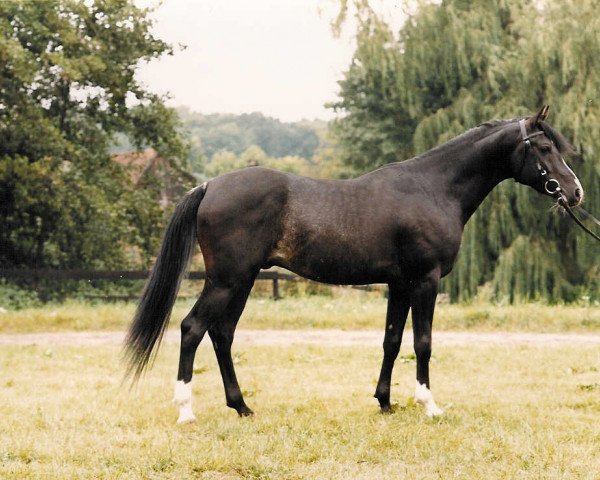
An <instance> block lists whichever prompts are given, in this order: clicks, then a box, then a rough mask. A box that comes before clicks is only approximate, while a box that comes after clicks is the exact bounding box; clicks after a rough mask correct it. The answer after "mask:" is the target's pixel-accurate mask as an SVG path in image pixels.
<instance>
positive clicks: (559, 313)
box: [0, 290, 600, 333]
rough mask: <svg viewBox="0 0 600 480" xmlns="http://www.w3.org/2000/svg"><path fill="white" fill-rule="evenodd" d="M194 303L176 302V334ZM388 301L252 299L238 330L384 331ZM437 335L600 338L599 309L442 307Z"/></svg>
mask: <svg viewBox="0 0 600 480" xmlns="http://www.w3.org/2000/svg"><path fill="white" fill-rule="evenodd" d="M192 304H193V302H192V301H186V302H178V303H177V304H176V306H175V309H174V312H173V315H172V322H171V327H172V328H178V326H179V323H180V321H181V319H182V318H183V317H184V316H185V315H186V313H187V312H188V311H189V309H190V308H191V306H192ZM134 310H135V304H134V303H117V304H99V305H90V304H84V303H65V304H62V305H54V306H52V305H49V306H46V307H43V308H32V309H25V310H19V311H6V312H4V313H0V333H15V332H59V331H73V330H75V331H90V330H124V329H125V328H127V326H128V325H129V323H130V322H131V319H132V317H133V312H134ZM385 310H386V299H385V298H383V296H382V295H381V294H380V293H373V292H357V291H352V290H342V291H341V293H339V294H338V295H336V296H333V297H327V296H313V297H299V298H298V297H288V298H284V299H282V300H278V301H273V300H269V299H265V298H250V300H249V301H248V305H247V307H246V310H245V311H244V313H243V315H242V318H241V320H240V324H239V325H240V328H253V329H260V328H275V329H304V328H341V329H348V330H354V329H377V330H379V329H382V328H383V325H384V324H385ZM434 329H435V330H452V331H464V330H473V331H496V330H503V331H526V332H548V333H555V332H580V333H581V332H596V333H597V332H600V307H598V306H564V305H545V304H537V303H531V304H524V305H504V306H502V305H494V304H490V303H476V304H473V305H438V306H437V308H436V315H435V320H434Z"/></svg>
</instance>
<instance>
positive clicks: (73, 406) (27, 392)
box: [0, 345, 600, 479]
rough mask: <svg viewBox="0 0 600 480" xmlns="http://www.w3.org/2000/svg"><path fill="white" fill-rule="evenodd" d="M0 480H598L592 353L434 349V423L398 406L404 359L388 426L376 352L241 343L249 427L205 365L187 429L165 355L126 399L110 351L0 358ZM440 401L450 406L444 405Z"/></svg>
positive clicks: (598, 381)
mask: <svg viewBox="0 0 600 480" xmlns="http://www.w3.org/2000/svg"><path fill="white" fill-rule="evenodd" d="M2 350H3V351H2V355H1V356H0V365H1V370H2V377H1V380H0V381H1V385H0V387H1V388H0V418H1V419H2V429H1V430H0V478H3V479H4V478H8V479H13V478H14V479H24V478H35V479H37V478H57V479H70V478H110V479H113V478H120V479H129V478H131V479H139V478H149V479H153V478H156V479H158V478H160V479H162V478H173V479H175V478H177V479H179V478H207V479H222V478H225V479H238V478H269V479H271V478H272V479H304V478H306V479H313V478H324V479H329V478H332V479H333V478H336V479H349V478H352V479H360V478H369V479H370V478H374V479H380V478H420V479H421V478H422V479H429V478H441V479H451V478H474V479H481V478H486V479H495V478H505V479H515V478H519V479H534V478H535V479H540V478H555V479H565V478H569V479H571V478H576V479H580V478H581V479H597V478H599V472H600V449H599V448H598V446H599V445H600V422H599V419H600V378H599V375H600V374H599V373H598V371H599V370H600V352H599V351H598V349H597V347H596V348H581V347H578V348H572V347H569V348H564V347H560V348H558V347H555V348H551V347H545V348H532V347H524V346H512V347H502V346H495V347H490V346H486V347H476V348H465V347H460V346H454V347H443V348H437V349H436V350H435V352H434V358H433V361H432V382H433V388H434V393H435V395H436V399H437V400H438V403H439V404H440V405H441V406H443V407H446V408H447V410H446V413H445V415H444V416H443V417H441V418H439V419H434V420H430V419H428V418H427V417H426V416H425V415H424V414H423V412H422V411H421V410H420V408H418V407H417V406H415V405H414V404H412V402H411V401H410V400H409V399H410V397H411V395H412V393H413V387H414V362H413V360H412V359H411V358H412V357H411V356H410V355H409V353H410V350H406V351H403V352H401V355H403V358H402V359H400V360H399V361H398V363H397V368H396V371H395V374H394V385H393V389H394V390H393V392H392V399H393V400H394V399H395V401H396V402H397V403H398V407H397V410H396V412H395V413H394V414H392V415H382V414H380V413H378V409H377V406H376V401H375V399H373V398H372V396H371V395H372V394H373V391H374V388H375V382H376V378H377V374H378V368H379V365H380V360H381V358H380V349H379V348H368V347H359V348H324V347H317V346H294V347H287V348H286V347H262V348H258V347H248V348H246V349H244V350H243V351H239V350H238V351H237V352H236V358H237V359H238V364H237V369H238V377H239V378H240V383H241V385H242V388H243V389H244V391H245V395H246V397H247V401H248V404H249V405H250V406H251V407H252V408H254V410H255V412H256V415H255V416H254V417H253V418H243V419H240V418H238V417H237V415H236V414H235V412H234V411H233V410H230V409H228V408H227V407H226V406H225V404H224V403H225V402H224V395H223V390H222V385H221V379H220V376H219V374H218V368H217V366H216V361H215V360H214V355H213V353H212V351H211V349H210V348H209V347H208V345H203V346H202V347H201V349H200V351H199V354H198V357H197V362H196V372H197V373H196V376H195V379H194V386H195V391H194V403H195V411H196V415H197V417H198V421H197V422H196V423H194V424H189V425H183V426H177V425H175V420H176V415H177V412H176V408H175V407H174V406H173V405H172V404H171V403H170V399H171V395H172V387H173V383H174V378H173V375H174V373H175V368H176V355H177V351H176V346H175V345H165V346H164V350H163V351H161V354H160V355H159V357H158V360H157V363H156V365H155V368H154V369H153V370H152V371H151V372H150V373H149V374H148V376H147V377H146V379H145V380H143V381H142V382H141V383H140V384H139V385H138V387H137V389H136V390H133V391H130V390H128V389H127V388H121V386H120V381H121V378H122V366H121V364H120V363H119V349H118V347H109V346H105V347H93V348H83V347H55V348H52V349H48V348H47V347H40V346H35V345H33V346H27V347H16V346H4V347H2ZM450 403H451V404H452V405H451V406H449V404H450Z"/></svg>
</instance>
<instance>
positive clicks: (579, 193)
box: [575, 188, 581, 200]
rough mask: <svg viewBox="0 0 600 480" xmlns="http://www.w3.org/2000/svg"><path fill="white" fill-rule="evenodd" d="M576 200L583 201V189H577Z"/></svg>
mask: <svg viewBox="0 0 600 480" xmlns="http://www.w3.org/2000/svg"><path fill="white" fill-rule="evenodd" d="M575 198H576V199H577V200H580V199H581V189H580V188H577V189H575Z"/></svg>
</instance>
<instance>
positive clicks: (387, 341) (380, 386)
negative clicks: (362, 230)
mask: <svg viewBox="0 0 600 480" xmlns="http://www.w3.org/2000/svg"><path fill="white" fill-rule="evenodd" d="M409 308H410V299H409V297H408V295H407V294H406V292H405V291H403V290H401V289H400V288H399V287H398V286H397V285H391V284H390V286H389V299H388V308H387V316H386V322H385V337H384V339H383V363H382V365H381V373H380V374H379V381H378V382H377V388H376V389H375V395H374V396H375V398H376V399H377V400H379V406H380V407H381V411H382V413H391V412H392V406H391V405H390V383H391V380H392V370H393V368H394V362H395V361H396V357H398V352H399V351H400V344H401V343H402V332H403V331H404V325H405V324H406V317H407V316H408V309H409Z"/></svg>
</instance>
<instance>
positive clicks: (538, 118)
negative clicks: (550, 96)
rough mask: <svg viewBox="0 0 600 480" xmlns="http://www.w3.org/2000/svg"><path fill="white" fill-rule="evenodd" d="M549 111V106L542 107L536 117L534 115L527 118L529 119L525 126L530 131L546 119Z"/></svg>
mask: <svg viewBox="0 0 600 480" xmlns="http://www.w3.org/2000/svg"><path fill="white" fill-rule="evenodd" d="M549 110H550V105H544V106H543V107H542V108H541V109H540V111H539V112H538V113H537V114H536V115H534V116H533V117H529V119H528V120H527V126H528V127H529V128H530V129H532V128H533V127H535V126H536V125H537V124H538V123H539V122H543V121H544V120H546V118H548V111H549Z"/></svg>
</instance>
